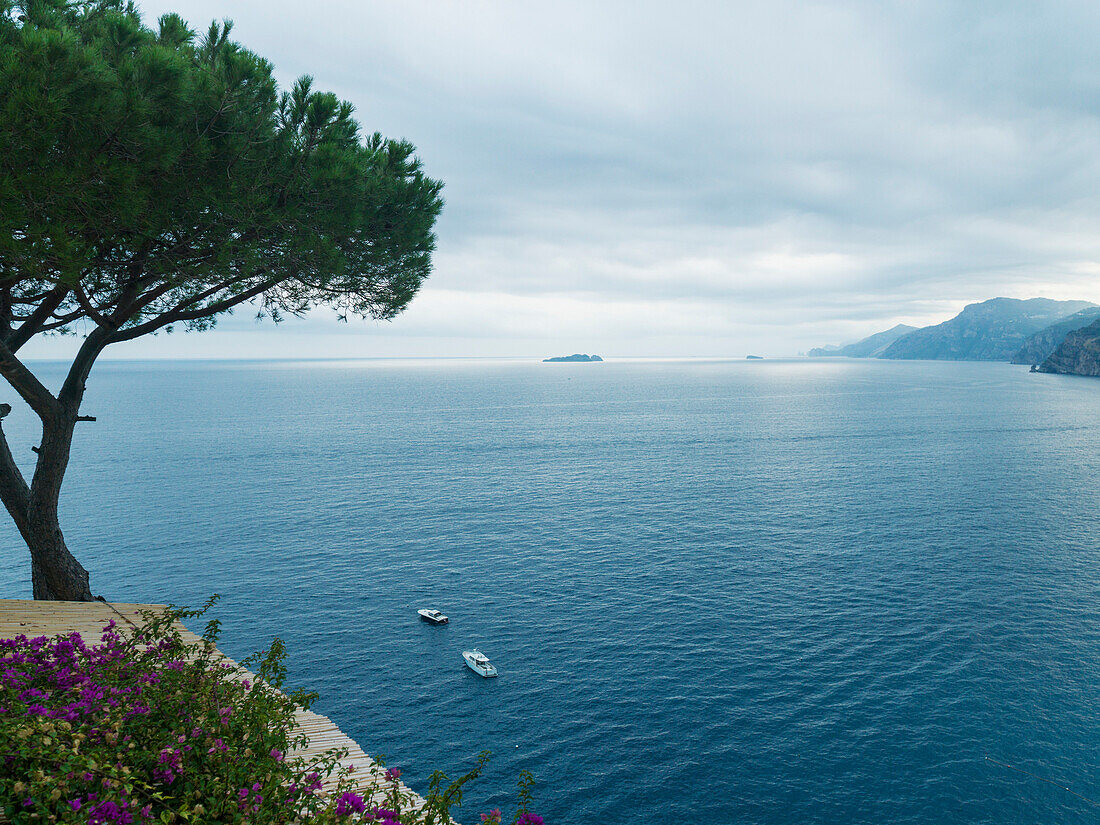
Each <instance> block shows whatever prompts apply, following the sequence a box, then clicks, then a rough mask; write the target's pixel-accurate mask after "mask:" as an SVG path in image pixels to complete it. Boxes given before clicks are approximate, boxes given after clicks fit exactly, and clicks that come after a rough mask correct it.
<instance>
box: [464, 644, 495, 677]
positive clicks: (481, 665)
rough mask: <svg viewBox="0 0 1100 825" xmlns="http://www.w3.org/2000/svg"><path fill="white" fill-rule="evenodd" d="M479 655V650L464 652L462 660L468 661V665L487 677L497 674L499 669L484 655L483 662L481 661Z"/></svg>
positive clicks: (478, 673) (475, 671)
mask: <svg viewBox="0 0 1100 825" xmlns="http://www.w3.org/2000/svg"><path fill="white" fill-rule="evenodd" d="M475 654H476V656H475ZM477 656H480V654H477V651H471V652H463V654H462V660H463V661H464V662H466V667H468V668H469V669H470V670H472V671H473V672H474V673H476V674H477V675H478V676H481V677H482V678H485V679H491V678H493V677H494V676H496V675H497V669H496V668H495V667H493V666H492V665H491V664H489V661H488V660H487V659H484V657H482V662H479V661H478V660H477Z"/></svg>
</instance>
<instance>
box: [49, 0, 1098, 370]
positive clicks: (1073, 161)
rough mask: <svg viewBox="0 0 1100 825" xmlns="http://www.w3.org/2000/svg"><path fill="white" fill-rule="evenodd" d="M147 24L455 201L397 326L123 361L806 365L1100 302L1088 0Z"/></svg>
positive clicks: (271, 15) (703, 6)
mask: <svg viewBox="0 0 1100 825" xmlns="http://www.w3.org/2000/svg"><path fill="white" fill-rule="evenodd" d="M141 5H142V8H143V9H144V11H145V13H146V15H147V17H148V18H149V19H150V20H152V19H154V18H155V17H156V16H158V15H159V14H161V13H162V12H164V11H168V10H175V11H178V12H180V13H181V14H182V15H183V16H184V17H185V18H187V19H188V20H189V21H190V22H191V23H192V25H193V26H195V27H197V28H200V29H202V28H205V26H206V25H207V24H208V23H209V21H210V20H211V19H213V18H219V19H221V18H231V19H232V20H233V21H234V22H235V28H234V36H235V39H237V40H238V41H239V42H241V43H243V44H244V45H245V46H247V47H248V48H250V49H252V50H254V51H256V52H258V53H259V54H261V55H263V56H265V57H266V58H268V59H269V60H270V61H272V62H273V63H274V65H275V67H276V72H277V76H278V78H279V81H280V83H281V84H282V85H284V86H285V85H287V84H289V83H291V82H292V81H293V79H294V78H295V77H297V76H298V75H300V74H305V73H308V74H312V75H313V76H314V78H315V87H316V88H322V89H331V90H332V91H334V92H336V93H337V94H338V95H340V96H341V97H343V98H346V99H348V100H350V101H352V102H353V103H354V104H355V107H356V109H357V112H358V117H359V120H360V122H361V124H362V126H363V128H364V131H366V132H370V131H374V130H379V131H381V132H383V134H385V135H387V136H391V137H406V138H408V139H409V140H411V141H412V142H413V143H415V144H416V146H417V147H418V150H419V154H420V156H421V157H422V159H423V161H424V163H425V165H426V167H427V169H428V171H429V173H430V174H431V175H432V176H434V177H438V178H442V179H443V180H444V181H445V182H446V189H445V192H444V194H445V196H446V200H447V206H446V208H445V210H444V213H443V216H442V218H441V220H440V222H439V224H438V234H439V247H438V252H437V254H436V257H435V271H434V274H433V276H432V277H431V279H430V280H429V281H428V282H427V283H426V284H425V286H424V288H423V290H422V292H421V293H420V295H419V296H418V297H417V298H416V299H415V300H414V302H413V304H412V305H411V307H410V308H409V309H408V310H407V311H406V313H405V314H404V315H403V316H401V317H400V318H398V319H397V320H396V321H393V322H391V323H385V324H380V323H372V322H352V323H350V324H348V325H343V324H340V323H339V322H337V321H335V320H333V318H332V314H331V313H329V312H327V311H321V312H319V313H317V314H316V317H313V318H311V319H308V320H303V321H294V322H289V323H287V324H285V325H283V326H282V327H280V328H279V329H278V330H275V331H272V327H271V326H270V325H267V324H256V323H255V322H253V321H252V320H251V318H250V317H248V313H243V314H241V315H238V316H236V317H234V318H232V319H230V320H228V321H226V322H223V323H222V324H221V326H220V331H218V332H215V333H204V334H190V335H182V334H177V335H172V336H161V337H159V338H158V339H156V340H154V341H152V342H148V341H144V342H136V343H134V344H133V345H130V348H129V349H124V350H120V351H119V352H118V353H117V354H118V355H126V356H129V357H135V356H141V355H182V356H193V357H209V356H213V355H237V356H251V357H263V356H285V355H311V356H325V355H332V356H341V357H347V356H359V355H361V356H389V355H416V356H426V355H490V354H494V355H539V356H542V355H546V354H560V353H568V352H575V351H585V352H599V353H601V354H604V355H610V356H616V355H621V356H627V355H731V356H740V355H744V354H746V353H754V354H763V355H785V354H791V355H793V354H795V353H796V352H798V351H800V350H805V349H808V348H809V347H811V346H814V345H818V344H825V343H830V342H841V341H848V340H853V339H855V338H859V337H861V336H863V335H866V334H869V333H871V332H875V331H878V330H880V329H884V328H887V327H890V326H893V325H894V324H895V323H898V322H902V321H904V322H907V323H912V324H926V323H935V322H939V321H941V320H944V319H945V318H947V317H949V316H951V315H953V314H954V313H955V312H957V311H958V310H959V309H961V308H962V306H963V305H964V304H966V303H970V302H972V301H977V300H983V299H985V298H989V297H993V296H996V295H1008V296H1013V297H1025V298H1026V297H1034V296H1039V295H1045V296H1049V297H1053V298H1085V299H1090V300H1094V301H1097V302H1100V278H1098V271H1100V120H1098V117H1097V115H1098V113H1100V50H1098V49H1097V48H1096V44H1097V42H1100V4H1097V3H1095V2H1080V3H1071V2H1066V3H1061V2H1043V3H1035V2H1030V0H1029V2H1010V1H1009V0H997V1H996V2H988V3H984V2H978V0H958V2H953V3H949V2H942V3H940V2H899V3H885V2H866V3H863V2H836V3H830V2H782V0H766V2H742V3H732V2H717V3H684V2H676V3H671V2H667V3H662V4H647V3H640V2H628V3H612V2H595V1H594V0H589V2H581V3H570V2H562V0H556V2H553V3H546V2H542V3H522V2H516V0H508V2H480V1H479V0H460V1H458V0H454V1H450V2H444V1H443V0H439V2H420V1H419V0H400V2H392V0H390V2H385V3H382V2H370V0H339V2H334V0H314V1H313V2H308V3H303V2H293V3H291V2H283V0H223V2H211V0H177V2H170V0H164V2H161V0H157V2H148V1H147V2H144V3H142V4H141ZM51 346H55V345H51ZM49 351H50V347H47V348H45V349H41V350H39V353H40V354H47V353H48V352H49Z"/></svg>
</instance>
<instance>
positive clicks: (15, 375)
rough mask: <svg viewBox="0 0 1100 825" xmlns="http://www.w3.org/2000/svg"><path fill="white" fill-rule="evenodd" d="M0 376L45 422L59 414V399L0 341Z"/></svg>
mask: <svg viewBox="0 0 1100 825" xmlns="http://www.w3.org/2000/svg"><path fill="white" fill-rule="evenodd" d="M0 375H2V376H4V378H6V379H7V381H8V383H9V384H11V385H12V387H13V388H14V389H15V391H16V392H17V393H19V396H20V397H21V398H22V399H23V400H24V401H26V402H27V404H28V405H29V406H30V408H31V409H32V410H34V411H35V413H36V414H37V415H38V417H39V418H41V419H42V420H43V421H46V420H47V419H49V418H52V417H53V416H54V415H55V414H56V413H57V411H58V406H57V399H56V398H54V397H53V395H52V394H51V393H50V391H49V390H48V389H46V388H45V387H44V386H43V385H42V382H41V381H39V380H38V379H37V378H35V376H34V373H32V372H31V371H30V370H29V369H27V368H26V367H25V366H23V362H22V361H20V360H19V359H18V358H16V357H15V353H14V352H12V351H11V350H10V349H8V346H7V344H5V343H3V342H2V341H0Z"/></svg>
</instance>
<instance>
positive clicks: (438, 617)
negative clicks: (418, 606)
mask: <svg viewBox="0 0 1100 825" xmlns="http://www.w3.org/2000/svg"><path fill="white" fill-rule="evenodd" d="M416 612H417V613H419V614H420V618H421V619H423V620H424V621H426V622H431V623H432V624H447V621H448V619H447V617H446V616H444V615H443V614H442V613H440V612H439V611H438V610H427V609H425V610H417V611H416Z"/></svg>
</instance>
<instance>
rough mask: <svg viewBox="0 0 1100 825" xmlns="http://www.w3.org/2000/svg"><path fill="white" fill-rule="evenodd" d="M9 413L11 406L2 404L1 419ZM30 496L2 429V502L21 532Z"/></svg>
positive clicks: (0, 486)
mask: <svg viewBox="0 0 1100 825" xmlns="http://www.w3.org/2000/svg"><path fill="white" fill-rule="evenodd" d="M9 412H11V406H10V405H8V404H0V418H3V417H4V416H6V415H7V414H8V413H9ZM30 496H31V491H30V488H29V487H28V486H27V482H26V480H25V479H24V478H23V473H22V472H20V470H19V466H18V465H17V464H16V463H15V459H14V458H13V457H12V454H11V449H10V448H9V447H8V439H7V435H6V434H5V433H4V430H3V428H0V500H2V501H3V502H4V506H5V507H6V508H7V510H8V512H9V513H10V514H11V517H12V518H13V519H14V520H15V524H16V526H17V527H18V528H19V531H20V532H23V531H24V529H25V528H26V521H27V516H26V513H27V507H28V506H29V504H30Z"/></svg>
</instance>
